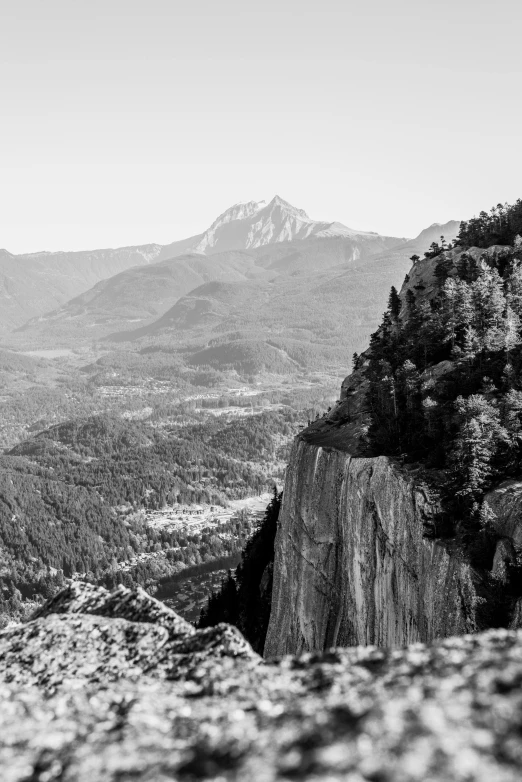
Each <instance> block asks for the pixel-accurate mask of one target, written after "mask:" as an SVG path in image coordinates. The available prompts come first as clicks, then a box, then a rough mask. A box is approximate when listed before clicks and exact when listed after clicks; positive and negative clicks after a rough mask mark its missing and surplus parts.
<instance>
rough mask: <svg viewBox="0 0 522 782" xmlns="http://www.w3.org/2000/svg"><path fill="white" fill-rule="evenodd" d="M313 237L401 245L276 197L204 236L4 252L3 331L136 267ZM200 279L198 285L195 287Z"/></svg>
mask: <svg viewBox="0 0 522 782" xmlns="http://www.w3.org/2000/svg"><path fill="white" fill-rule="evenodd" d="M311 236H318V237H329V236H342V237H349V236H350V237H354V238H355V239H356V241H357V242H359V243H362V244H363V243H364V242H366V243H369V242H374V243H376V242H377V243H378V242H379V241H380V242H381V243H382V244H383V248H384V246H391V245H392V244H394V243H395V244H397V243H398V242H400V240H399V239H395V238H393V237H379V235H378V234H371V233H367V232H358V231H353V230H352V229H350V228H347V227H346V226H344V225H341V223H336V222H331V223H328V222H318V221H315V220H311V219H310V218H309V217H308V215H307V214H306V213H305V212H303V210H301V209H296V208H295V207H293V206H291V204H289V203H287V202H286V201H284V200H283V199H281V198H279V197H278V196H275V198H273V199H272V201H271V202H270V203H269V204H266V203H265V202H264V201H263V202H256V201H250V202H247V203H243V204H235V205H234V206H232V207H230V209H227V210H226V211H225V212H224V213H223V214H222V215H220V216H219V217H218V218H217V219H216V220H215V221H214V223H213V224H212V225H211V226H210V228H208V229H207V230H206V231H204V232H203V233H201V234H198V235H196V236H191V237H189V238H188V239H183V240H181V241H177V242H173V243H171V244H168V245H159V244H147V245H140V246H137V247H120V248H117V249H102V250H87V251H82V252H38V253H31V254H26V255H13V254H11V253H9V252H8V251H7V250H0V333H2V332H4V333H5V332H9V331H11V330H13V329H16V328H18V327H19V326H22V325H23V324H24V323H25V322H26V321H28V320H29V319H30V318H33V317H38V316H40V315H43V314H45V313H47V312H51V311H52V310H55V309H56V308H59V307H60V306H61V305H63V304H65V302H67V301H69V300H70V299H73V298H75V297H77V296H78V295H80V294H82V293H84V292H85V291H88V290H89V289H90V288H92V287H93V286H94V285H95V284H96V283H97V282H99V281H100V280H106V279H108V278H110V277H112V276H114V275H115V274H119V273H120V272H122V271H125V270H126V269H129V268H131V267H133V266H143V265H148V264H154V263H157V262H159V261H165V260H169V259H172V258H175V257H179V256H181V255H191V254H194V253H195V254H197V255H201V256H206V255H214V254H216V253H222V252H224V251H227V252H228V251H231V250H249V249H255V248H256V247H261V246H265V245H273V244H276V243H279V242H288V241H293V240H295V239H305V238H308V237H311ZM365 237H366V239H365ZM204 279H208V278H206V277H204ZM202 281H203V280H201V279H200V280H198V281H197V282H194V283H193V284H192V287H195V285H197V284H198V282H202ZM188 290H190V288H185V289H184V290H182V291H181V292H180V293H178V295H182V293H185V292H187V291H188ZM170 303H172V302H170ZM167 306H168V305H167ZM153 314H157V312H154V313H153Z"/></svg>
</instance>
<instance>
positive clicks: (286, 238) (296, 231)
mask: <svg viewBox="0 0 522 782" xmlns="http://www.w3.org/2000/svg"><path fill="white" fill-rule="evenodd" d="M357 235H365V236H366V235H369V234H368V233H367V232H365V231H354V230H352V229H351V228H348V227H347V226H345V225H343V224H342V223H338V222H331V223H330V222H323V221H318V220H312V219H311V218H310V217H309V216H308V215H307V213H306V212H305V211H304V210H303V209H297V208H296V207H295V206H292V204H290V203H288V201H285V200H284V199H283V198H281V197H280V196H278V195H276V196H274V197H273V198H272V200H271V201H270V202H269V203H267V202H266V201H242V202H239V203H237V204H234V205H233V206H231V207H230V208H229V209H227V210H226V211H225V212H223V214H221V215H219V217H218V218H217V219H216V220H215V221H214V222H213V223H212V225H211V226H210V228H209V229H208V230H207V231H205V233H204V234H203V236H202V237H201V239H200V240H199V242H198V244H197V246H196V247H195V252H199V253H204V254H205V255H209V254H213V253H216V252H223V251H226V250H233V249H234V250H239V249H243V250H248V249H253V248H255V247H261V246H263V245H266V244H273V243H274V242H290V241H293V240H295V239H307V238H309V237H311V236H317V237H334V236H357ZM373 235H375V234H373Z"/></svg>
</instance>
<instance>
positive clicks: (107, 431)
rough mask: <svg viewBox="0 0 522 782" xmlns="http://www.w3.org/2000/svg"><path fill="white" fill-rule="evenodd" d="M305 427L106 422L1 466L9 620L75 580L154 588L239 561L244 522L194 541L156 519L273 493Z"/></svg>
mask: <svg viewBox="0 0 522 782" xmlns="http://www.w3.org/2000/svg"><path fill="white" fill-rule="evenodd" d="M298 419H299V415H298V414H297V413H296V412H295V411H293V410H291V409H286V410H282V411H280V412H279V411H273V412H266V413H261V414H259V415H256V416H254V417H252V416H250V417H249V418H248V419H245V418H242V417H239V418H237V419H235V420H234V419H233V420H227V419H220V418H215V419H212V420H208V421H207V423H206V424H205V425H203V424H197V423H194V424H186V425H185V426H180V425H175V426H172V427H169V426H167V425H165V422H163V425H161V426H160V425H159V422H158V421H157V419H156V420H152V421H147V422H143V421H139V420H138V421H135V420H127V419H124V418H121V417H120V416H118V415H107V414H104V415H97V416H90V417H87V418H84V419H75V420H73V421H70V422H67V423H63V424H59V425H57V426H54V427H51V428H50V429H48V430H46V431H44V432H42V433H40V434H39V435H37V436H35V437H32V438H30V439H28V440H26V441H24V442H23V443H21V444H19V445H18V446H16V447H15V448H13V449H11V450H10V451H9V452H8V453H6V454H5V455H4V456H2V457H0V551H1V560H0V613H1V612H2V611H3V612H4V613H8V614H10V615H17V614H18V613H19V611H20V610H21V609H22V600H23V599H33V598H36V599H38V598H39V597H42V596H43V597H45V596H47V595H49V594H51V593H52V592H53V591H54V590H55V589H56V588H57V587H58V586H60V585H61V584H62V583H63V579H64V578H68V577H70V576H72V575H73V574H74V573H76V574H81V575H82V576H83V577H87V578H88V579H89V580H91V581H95V582H98V583H104V584H107V585H111V584H113V583H117V582H120V581H123V582H124V583H126V584H129V585H132V584H135V583H140V584H142V585H144V586H148V587H149V588H152V589H154V588H155V584H157V583H158V581H159V580H161V579H162V578H166V577H168V576H169V575H172V574H176V573H177V572H178V571H179V570H180V569H181V568H184V567H187V566H188V567H194V566H197V565H199V564H201V563H203V562H206V561H209V560H218V559H223V558H226V557H229V556H231V555H232V554H235V553H237V552H238V551H239V550H240V549H241V547H242V546H243V544H244V542H245V540H246V537H247V536H248V534H249V532H250V522H249V519H248V517H246V516H244V515H243V516H241V515H240V516H239V517H237V518H235V517H232V518H231V519H230V521H229V522H226V523H221V524H220V526H219V529H216V530H214V531H212V530H206V531H205V530H203V532H201V531H199V530H196V529H195V530H194V532H193V533H190V532H189V533H187V532H186V531H185V527H184V526H183V525H182V524H177V525H176V524H171V525H168V526H163V527H157V526H153V525H151V524H149V523H148V522H147V518H148V516H147V514H149V515H150V514H151V513H153V512H154V511H158V510H161V509H162V508H164V507H165V506H168V507H171V506H172V507H182V506H188V507H190V506H192V505H194V504H195V503H200V504H207V505H211V504H213V505H215V506H223V505H226V504H227V503H228V502H229V501H230V500H234V499H238V498H242V497H247V496H251V495H259V494H261V493H262V492H265V491H267V490H270V489H271V488H272V486H273V482H274V475H276V476H277V475H279V478H281V476H282V469H283V466H284V460H285V459H286V455H287V451H286V448H287V444H288V442H289V441H290V439H291V437H292V435H293V433H295V431H296V426H298V424H297V421H298ZM185 526H186V525H185ZM156 554H157V555H158V556H156Z"/></svg>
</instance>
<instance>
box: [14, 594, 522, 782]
mask: <svg viewBox="0 0 522 782" xmlns="http://www.w3.org/2000/svg"><path fill="white" fill-rule="evenodd" d="M521 678H522V633H516V632H510V631H507V630H500V631H495V632H490V633H487V634H483V635H478V636H467V637H464V638H454V639H451V640H446V641H445V642H443V643H439V644H434V645H433V646H431V647H426V646H422V645H419V644H417V645H415V646H413V647H411V648H409V649H404V650H402V651H400V652H388V651H383V650H378V649H375V648H371V647H367V648H364V649H363V648H356V649H344V650H343V649H338V650H331V651H329V652H328V653H325V654H320V655H309V654H308V655H303V656H301V657H298V658H293V657H286V658H284V659H282V660H279V661H273V662H265V661H263V660H261V658H260V657H258V655H256V654H254V653H253V651H252V649H251V648H250V647H249V645H248V644H247V643H246V641H245V640H244V639H243V638H242V636H241V635H240V634H239V632H238V631H237V630H235V628H232V627H229V626H227V625H219V626H218V627H215V628H210V629H208V630H202V631H194V629H193V628H192V627H191V626H190V625H187V623H185V622H184V621H183V620H182V619H181V618H180V617H178V616H176V614H174V613H173V612H172V611H170V610H169V609H166V608H165V607H164V606H162V605H161V604H159V603H158V602H157V601H155V600H154V599H153V598H150V597H149V596H148V595H147V594H146V593H144V592H143V591H141V590H140V591H138V592H131V591H129V590H127V589H124V588H121V587H120V588H118V589H116V590H114V591H113V592H112V593H108V592H107V591H106V590H103V589H100V588H96V587H88V586H85V585H82V584H76V585H73V586H72V587H71V588H69V589H67V590H66V591H65V592H63V593H61V594H60V595H59V596H58V597H57V598H56V599H55V600H53V601H51V602H49V603H48V604H47V605H46V606H45V607H44V608H43V610H41V611H39V612H38V615H37V616H35V617H34V618H33V619H32V620H31V621H29V622H28V623H26V624H24V625H20V626H19V627H16V628H13V629H11V630H7V631H4V632H3V633H0V698H1V702H2V708H1V709H0V768H1V770H2V771H1V777H2V782H124V780H143V782H153V781H154V782H163V781H164V782H167V780H180V781H181V782H195V780H218V779H219V780H224V781H229V782H241V780H256V782H257V781H258V780H259V782H274V781H275V780H289V779H290V780H309V782H314V781H316V780H319V779H328V780H331V782H337V781H339V782H341V780H348V779H349V780H353V782H363V780H374V781H376V780H379V782H421V780H422V781H423V782H424V780H430V781H432V782H446V780H449V779H451V780H454V781H455V782H470V780H474V781H475V782H486V781H487V782H489V781H490V780H492V779H494V780H496V781H497V780H498V782H515V781H516V780H519V779H520V773H521V769H522V753H521V750H520V728H521V719H520V715H521V713H522V693H521V690H520V680H521Z"/></svg>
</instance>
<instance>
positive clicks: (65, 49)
mask: <svg viewBox="0 0 522 782" xmlns="http://www.w3.org/2000/svg"><path fill="white" fill-rule="evenodd" d="M521 30H522V3H521V2H520V0H496V2H494V3H493V2H491V1H490V0H488V2H486V1H485V0H436V1H435V0H394V1H393V2H391V0H364V2H362V1H361V0H357V2H352V0H337V1H336V2H333V0H321V2H319V0H314V2H308V0H259V1H258V2H247V1H246V0H219V2H218V0H184V2H179V1H178V0H101V1H100V0H16V1H15V2H9V3H8V2H7V0H0V101H1V102H0V107H1V109H0V110H1V114H0V247H2V246H3V247H6V248H7V249H9V250H11V251H12V252H24V251H33V250H39V249H51V250H55V249H82V248H84V249H85V248H93V247H107V246H120V245H124V244H137V243H145V242H149V241H156V242H160V243H167V242H171V241H173V240H175V239H178V238H184V237H186V236H188V235H190V234H193V233H198V232H200V231H201V230H203V229H204V228H206V227H207V226H208V224H209V223H210V222H211V221H212V220H213V219H214V218H215V217H216V216H217V214H219V213H220V212H222V211H223V210H224V209H226V208H227V207H228V206H230V205H231V204H233V203H235V202H237V201H239V200H242V199H250V198H253V199H262V198H265V199H268V198H271V197H272V196H273V195H274V194H275V193H278V194H279V195H281V196H282V197H283V198H286V199H287V200H289V201H290V202H291V203H293V204H294V205H295V206H298V207H301V208H303V209H305V210H306V211H307V212H308V213H309V215H310V216H311V217H314V218H317V219H328V220H339V221H341V222H344V223H346V224H347V225H349V226H350V227H353V228H359V229H367V230H375V231H379V232H380V233H387V234H392V235H400V236H403V235H406V236H412V235H416V234H417V233H419V231H420V230H421V229H422V228H423V227H425V226H426V225H427V224H430V223H432V222H434V221H441V222H442V221H446V220H449V219H452V218H456V219H459V218H465V217H469V216H471V215H472V214H474V213H477V212H479V211H480V210H481V209H483V208H489V207H490V206H492V205H493V204H495V203H497V202H498V201H509V202H511V201H514V200H515V199H516V198H518V197H522V155H521V147H522V102H521V100H520V91H521V84H522V80H521V76H522V74H521V71H522V65H521V63H522V57H521V54H520V41H521V37H520V36H521Z"/></svg>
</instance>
